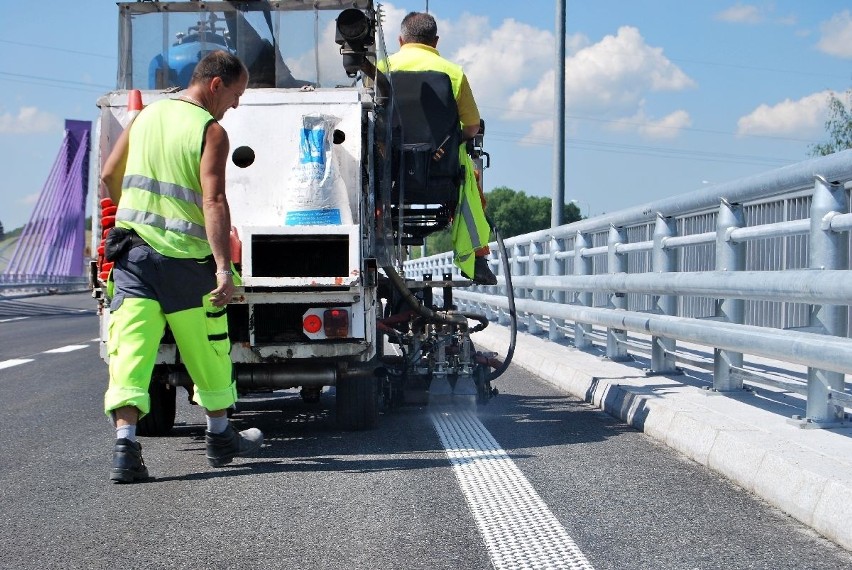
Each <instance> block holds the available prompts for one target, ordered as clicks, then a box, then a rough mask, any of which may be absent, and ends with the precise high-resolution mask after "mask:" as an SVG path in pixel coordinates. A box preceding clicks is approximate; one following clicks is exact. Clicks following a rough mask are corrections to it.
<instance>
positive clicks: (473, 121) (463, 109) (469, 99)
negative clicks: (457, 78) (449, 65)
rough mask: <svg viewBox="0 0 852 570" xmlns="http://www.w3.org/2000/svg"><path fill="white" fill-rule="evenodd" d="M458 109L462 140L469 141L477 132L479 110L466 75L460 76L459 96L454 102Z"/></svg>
mask: <svg viewBox="0 0 852 570" xmlns="http://www.w3.org/2000/svg"><path fill="white" fill-rule="evenodd" d="M456 104H457V106H458V109H459V121H461V124H462V139H463V140H470V139H472V138H473V137H475V136H476V134H477V133H478V132H479V108H478V107H477V106H476V100H475V99H474V98H473V91H471V90H470V84H469V83H468V82H467V75H464V76H462V82H461V85H460V86H459V96H458V99H457V100H456Z"/></svg>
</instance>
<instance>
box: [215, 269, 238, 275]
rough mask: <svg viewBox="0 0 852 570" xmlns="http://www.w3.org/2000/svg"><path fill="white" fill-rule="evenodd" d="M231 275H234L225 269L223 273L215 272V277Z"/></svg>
mask: <svg viewBox="0 0 852 570" xmlns="http://www.w3.org/2000/svg"><path fill="white" fill-rule="evenodd" d="M233 274H234V273H233V272H232V271H228V270H227V269H226V270H225V271H217V272H216V275H233Z"/></svg>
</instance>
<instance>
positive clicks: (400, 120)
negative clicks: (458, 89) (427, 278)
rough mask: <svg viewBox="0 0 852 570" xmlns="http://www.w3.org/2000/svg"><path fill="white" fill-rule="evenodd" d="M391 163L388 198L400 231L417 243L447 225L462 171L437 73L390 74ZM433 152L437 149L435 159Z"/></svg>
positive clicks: (442, 78)
mask: <svg viewBox="0 0 852 570" xmlns="http://www.w3.org/2000/svg"><path fill="white" fill-rule="evenodd" d="M390 75H391V81H392V82H393V93H394V104H395V113H394V165H393V172H394V176H393V190H392V193H391V197H392V199H393V201H394V208H395V210H396V214H397V216H398V215H399V214H400V213H401V215H402V228H403V230H402V231H403V233H404V234H406V235H408V236H411V237H413V238H414V240H413V242H412V241H411V240H409V242H408V243H417V242H418V241H420V243H422V238H423V237H425V236H426V235H428V234H430V233H432V232H434V231H437V230H440V229H443V228H444V227H446V226H447V224H448V223H449V220H450V218H451V215H452V212H453V210H454V208H455V204H456V203H457V202H458V196H459V187H460V185H461V183H462V181H463V179H464V170H463V169H462V167H461V166H460V164H459V154H458V153H459V145H460V144H461V141H462V133H461V126H460V124H459V113H458V108H457V106H456V100H455V97H454V96H453V88H452V83H451V81H450V78H449V76H448V75H447V74H446V73H442V72H438V71H394V72H392V73H391V74H390ZM439 149H441V150H442V151H443V153H442V155H440V157H437V156H436V153H438V151H439Z"/></svg>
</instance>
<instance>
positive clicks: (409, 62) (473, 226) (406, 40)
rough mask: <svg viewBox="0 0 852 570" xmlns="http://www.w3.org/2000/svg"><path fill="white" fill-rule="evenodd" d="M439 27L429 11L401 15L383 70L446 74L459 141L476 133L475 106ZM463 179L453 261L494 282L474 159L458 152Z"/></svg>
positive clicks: (482, 281)
mask: <svg viewBox="0 0 852 570" xmlns="http://www.w3.org/2000/svg"><path fill="white" fill-rule="evenodd" d="M437 45H438V25H437V23H436V22H435V18H433V17H432V15H431V14H427V13H423V12H410V13H409V14H408V15H407V16H405V18H403V19H402V25H401V27H400V36H399V46H400V49H399V51H398V52H397V53H395V54H393V55H391V56H389V57H388V59H387V71H390V72H394V71H440V72H442V73H446V74H447V75H448V76H449V77H450V81H451V82H452V86H453V96H454V97H455V99H456V106H457V107H458V112H459V120H460V122H461V127H462V140H463V141H467V140H469V139H472V138H473V137H474V136H476V134H477V133H478V132H479V128H480V120H479V119H480V118H479V109H478V108H477V106H476V101H475V100H474V98H473V92H472V91H471V89H470V85H469V83H468V81H467V76H466V75H465V74H464V71H463V70H462V68H461V66H459V65H456V64H455V63H452V62H451V61H449V60H447V59H444V58H443V57H441V55H440V54H439V53H438V50H437ZM459 159H460V161H461V162H462V166H463V167H464V171H465V178H464V181H463V182H462V187H461V189H460V191H459V204H458V209H457V211H456V215H455V216H454V217H453V226H452V240H453V252H454V253H455V263H456V265H458V266H459V268H460V269H461V271H462V273H463V274H464V275H465V276H466V277H468V278H470V279H472V280H473V282H474V283H476V284H478V285H496V284H497V277H496V276H495V275H494V273H493V272H492V271H491V268H490V267H488V261H487V259H486V256H487V255H488V254H489V253H490V250H489V249H488V237H489V236H490V234H491V228H490V226H489V224H488V221H487V220H486V219H485V196H484V195H483V194H482V189H481V188H480V186H479V184H478V183H477V180H476V177H475V175H474V166H473V161H472V160H471V159H470V157H469V156H468V155H467V152H465V150H464V147H462V149H461V150H460V151H459Z"/></svg>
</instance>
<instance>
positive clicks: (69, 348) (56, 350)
mask: <svg viewBox="0 0 852 570" xmlns="http://www.w3.org/2000/svg"><path fill="white" fill-rule="evenodd" d="M82 348H88V347H87V346H86V345H85V344H69V345H68V346H60V347H59V348H52V349H50V350H45V351H44V353H43V354H60V353H63V352H74V351H75V350H80V349H82Z"/></svg>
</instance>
